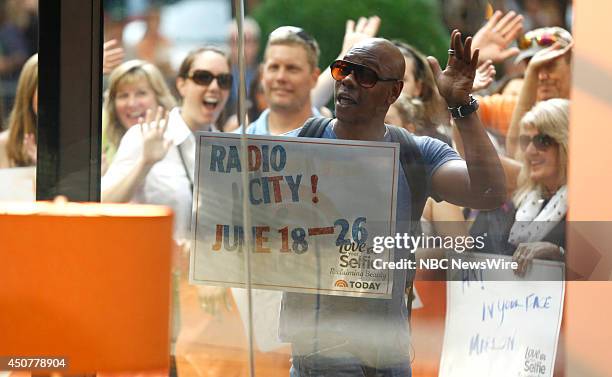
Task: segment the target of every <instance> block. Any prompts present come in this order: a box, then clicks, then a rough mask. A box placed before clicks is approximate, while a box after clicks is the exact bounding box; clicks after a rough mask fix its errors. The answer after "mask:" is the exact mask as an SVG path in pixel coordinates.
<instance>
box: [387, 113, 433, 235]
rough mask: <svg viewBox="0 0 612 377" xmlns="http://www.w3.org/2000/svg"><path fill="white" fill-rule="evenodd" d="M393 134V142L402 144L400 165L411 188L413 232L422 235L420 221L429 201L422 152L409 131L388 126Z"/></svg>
mask: <svg viewBox="0 0 612 377" xmlns="http://www.w3.org/2000/svg"><path fill="white" fill-rule="evenodd" d="M387 128H388V129H389V132H390V134H391V140H393V141H395V142H399V144H400V163H401V164H402V169H404V175H405V176H406V180H407V181H408V185H409V186H410V194H411V197H412V203H411V219H412V221H411V222H412V226H411V227H410V228H411V231H412V232H413V234H418V233H420V226H418V225H419V224H420V220H421V216H422V214H423V208H425V202H426V201H427V196H428V195H427V186H426V180H427V177H426V174H427V173H426V171H425V163H424V161H423V156H422V155H421V151H420V150H419V147H418V146H417V144H416V142H415V141H414V138H413V137H412V136H411V135H410V134H409V133H408V131H406V130H404V129H402V128H399V127H395V126H389V125H387Z"/></svg>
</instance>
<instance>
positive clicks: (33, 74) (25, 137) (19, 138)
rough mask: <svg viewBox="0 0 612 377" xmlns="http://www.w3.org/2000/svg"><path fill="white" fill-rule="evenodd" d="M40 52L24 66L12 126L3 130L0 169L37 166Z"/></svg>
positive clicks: (11, 118)
mask: <svg viewBox="0 0 612 377" xmlns="http://www.w3.org/2000/svg"><path fill="white" fill-rule="evenodd" d="M37 114H38V54H35V55H32V56H31V57H30V58H29V59H28V60H27V61H26V63H25V64H24V65H23V69H22V71H21V74H20V76H19V82H18V84H17V92H16V95H15V104H14V106H13V109H12V110H11V114H10V116H9V120H8V128H7V130H6V131H3V132H2V133H0V168H9V167H18V166H31V165H36V118H37Z"/></svg>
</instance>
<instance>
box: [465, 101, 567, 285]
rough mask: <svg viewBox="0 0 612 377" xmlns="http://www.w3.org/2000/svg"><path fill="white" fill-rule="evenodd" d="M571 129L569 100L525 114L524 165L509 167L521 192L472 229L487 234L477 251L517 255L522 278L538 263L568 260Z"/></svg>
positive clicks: (510, 180) (544, 104) (516, 163)
mask: <svg viewBox="0 0 612 377" xmlns="http://www.w3.org/2000/svg"><path fill="white" fill-rule="evenodd" d="M568 125H569V101H568V100H566V99H559V98H557V99H550V100H547V101H542V102H540V103H538V104H537V105H535V106H534V107H533V108H532V109H531V111H529V112H528V113H527V114H525V116H524V117H523V119H522V120H521V123H520V136H519V145H520V150H521V154H520V158H519V161H515V160H511V159H508V160H507V161H506V163H505V164H504V165H505V166H504V169H505V170H506V179H507V180H508V185H509V186H512V187H515V188H516V189H515V190H514V191H513V192H512V193H511V195H510V196H509V200H508V201H507V202H506V203H505V204H504V205H503V206H501V207H500V208H497V209H496V210H493V211H481V212H480V213H479V214H478V216H477V217H476V220H475V221H474V224H473V225H472V228H471V229H470V233H471V235H472V236H477V235H483V234H487V237H486V238H485V245H486V246H485V248H484V249H483V250H477V251H484V252H489V253H497V254H504V255H512V257H513V259H514V260H515V261H517V262H518V264H519V268H518V269H517V270H516V273H517V274H519V275H523V274H524V273H525V272H526V270H527V268H528V267H529V264H530V263H531V261H532V260H533V259H551V260H562V259H563V255H564V253H565V252H564V249H563V248H564V247H565V217H566V214H567V186H566V182H567V145H568ZM509 162H511V163H512V166H510V164H509Z"/></svg>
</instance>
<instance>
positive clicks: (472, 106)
mask: <svg viewBox="0 0 612 377" xmlns="http://www.w3.org/2000/svg"><path fill="white" fill-rule="evenodd" d="M448 110H449V111H450V113H451V115H452V117H453V118H455V119H458V118H465V117H466V116H468V115H470V114H471V113H473V112H475V111H476V110H478V101H477V100H476V98H474V97H472V95H471V94H470V102H469V103H468V104H467V105H462V106H458V107H452V108H451V107H449V108H448Z"/></svg>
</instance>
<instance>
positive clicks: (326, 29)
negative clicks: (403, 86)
mask: <svg viewBox="0 0 612 377" xmlns="http://www.w3.org/2000/svg"><path fill="white" fill-rule="evenodd" d="M373 15H378V16H379V17H380V18H381V20H382V22H381V27H380V30H379V32H378V36H381V37H384V38H387V39H401V40H403V41H405V42H408V43H410V44H412V45H413V46H415V47H416V48H418V49H419V50H421V51H422V52H423V53H425V54H426V55H433V56H436V57H437V58H438V59H439V60H440V59H441V58H442V59H445V58H446V49H447V48H448V47H447V46H448V41H449V35H448V32H447V31H446V28H445V27H444V25H443V23H442V18H441V13H440V9H439V4H438V1H436V0H353V1H347V0H263V1H262V2H261V3H260V4H259V5H258V6H257V7H256V8H255V9H253V13H252V16H253V17H254V18H255V19H256V20H257V22H259V25H260V26H261V31H262V36H263V38H262V41H261V43H262V49H261V51H263V45H265V43H266V40H267V35H268V34H269V33H270V32H271V31H272V30H274V29H276V28H277V27H279V26H283V25H292V26H299V27H302V28H304V29H305V30H306V31H307V32H308V33H309V34H311V35H312V36H313V37H314V38H315V39H316V40H317V42H318V43H319V46H320V48H321V58H320V61H319V65H320V67H321V68H323V67H326V66H327V65H328V64H330V63H331V62H332V61H333V60H334V59H336V57H337V55H338V53H339V52H340V48H341V47H342V39H343V37H344V30H345V24H346V20H347V19H353V20H357V19H358V18H359V17H361V16H373Z"/></svg>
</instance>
